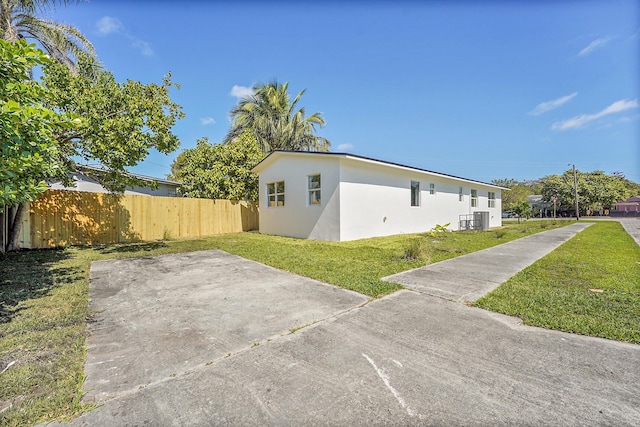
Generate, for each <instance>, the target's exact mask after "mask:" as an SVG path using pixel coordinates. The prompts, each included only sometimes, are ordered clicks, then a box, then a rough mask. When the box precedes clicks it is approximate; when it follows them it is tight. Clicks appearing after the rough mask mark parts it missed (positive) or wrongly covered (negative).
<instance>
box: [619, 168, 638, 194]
mask: <svg viewBox="0 0 640 427" xmlns="http://www.w3.org/2000/svg"><path fill="white" fill-rule="evenodd" d="M613 176H615V177H616V178H618V179H619V180H620V181H622V184H623V185H624V188H626V189H627V195H628V196H629V197H632V196H640V184H638V183H637V182H633V181H631V180H629V179H627V178H626V177H625V175H624V173H623V172H620V171H616V172H613Z"/></svg>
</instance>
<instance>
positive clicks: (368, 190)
mask: <svg viewBox="0 0 640 427" xmlns="http://www.w3.org/2000/svg"><path fill="white" fill-rule="evenodd" d="M267 162H268V163H267V164H265V165H263V166H262V168H261V169H260V172H259V176H260V232H261V233H264V234H274V235H280V236H289V237H298V238H309V239H316V240H332V241H345V240H355V239H362V238H368V237H376V236H389V235H394V234H405V233H420V232H425V231H428V230H430V229H432V228H433V227H435V226H436V225H438V224H439V225H445V224H449V226H448V228H449V229H451V230H457V229H458V223H459V219H460V215H468V214H472V213H473V212H489V218H490V223H489V226H490V227H498V226H501V225H502V217H501V212H502V209H501V208H502V207H501V195H500V189H499V188H496V187H492V186H489V185H485V184H481V183H475V182H471V181H468V180H465V179H458V178H454V177H447V176H442V175H440V174H434V173H429V172H424V171H419V170H413V169H411V168H408V167H401V166H397V165H391V164H385V163H381V162H376V161H371V160H367V159H362V158H353V157H348V156H334V155H321V154H318V155H313V154H311V153H285V154H277V155H276V156H274V157H273V158H272V159H268V160H267ZM315 174H320V175H321V181H322V182H321V190H322V203H321V205H320V206H309V205H308V189H307V182H308V181H307V176H309V175H315ZM278 181H285V205H284V206H276V207H268V206H267V201H268V197H267V184H268V183H273V182H278ZM411 181H418V182H420V206H417V207H413V206H411ZM431 183H433V184H435V194H433V195H432V194H430V192H429V184H431ZM461 186H462V188H463V198H462V201H459V197H458V195H459V194H458V192H459V188H460V187H461ZM471 189H475V190H477V192H478V206H477V207H474V208H472V207H471ZM489 191H493V192H494V193H495V194H496V199H495V206H494V207H493V208H489V207H488V193H489Z"/></svg>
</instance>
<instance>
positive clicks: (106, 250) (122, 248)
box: [96, 242, 167, 254]
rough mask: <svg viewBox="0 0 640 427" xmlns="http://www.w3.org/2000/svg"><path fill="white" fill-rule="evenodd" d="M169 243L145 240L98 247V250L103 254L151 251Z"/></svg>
mask: <svg viewBox="0 0 640 427" xmlns="http://www.w3.org/2000/svg"><path fill="white" fill-rule="evenodd" d="M166 246H167V244H166V243H165V242H143V243H124V244H116V245H109V246H102V247H98V248H96V251H97V252H99V253H101V254H117V253H128V252H141V251H145V252H150V251H153V250H155V249H160V248H165V247H166Z"/></svg>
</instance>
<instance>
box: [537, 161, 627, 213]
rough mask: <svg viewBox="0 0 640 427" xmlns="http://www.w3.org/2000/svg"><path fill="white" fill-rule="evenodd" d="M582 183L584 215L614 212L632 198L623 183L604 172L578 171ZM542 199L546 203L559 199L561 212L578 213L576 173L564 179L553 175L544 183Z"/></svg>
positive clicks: (581, 195) (580, 196)
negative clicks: (595, 212) (575, 187)
mask: <svg viewBox="0 0 640 427" xmlns="http://www.w3.org/2000/svg"><path fill="white" fill-rule="evenodd" d="M576 176H577V182H578V205H579V209H580V214H583V215H584V214H585V213H587V212H588V211H589V210H593V211H597V210H600V209H611V206H612V205H613V204H614V203H616V202H618V201H620V200H624V199H626V198H627V197H628V195H629V191H628V190H627V188H626V187H625V183H624V182H623V180H622V179H620V178H619V177H616V176H612V175H606V174H605V173H604V172H602V171H593V172H580V171H576ZM541 182H542V195H543V198H544V200H545V201H551V200H552V198H553V197H556V198H557V206H558V210H560V211H575V190H574V179H573V170H572V169H570V170H567V171H565V172H564V174H562V175H550V176H547V177H544V178H542V179H541Z"/></svg>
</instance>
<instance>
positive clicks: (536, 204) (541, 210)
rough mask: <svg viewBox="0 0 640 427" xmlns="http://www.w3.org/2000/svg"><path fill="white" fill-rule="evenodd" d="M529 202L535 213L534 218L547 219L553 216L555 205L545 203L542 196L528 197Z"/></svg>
mask: <svg viewBox="0 0 640 427" xmlns="http://www.w3.org/2000/svg"><path fill="white" fill-rule="evenodd" d="M527 202H528V203H529V207H530V208H531V210H532V212H533V216H539V217H546V216H552V215H553V203H551V202H545V201H544V200H543V198H542V195H540V194H535V195H533V196H527ZM550 210H551V211H550Z"/></svg>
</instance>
